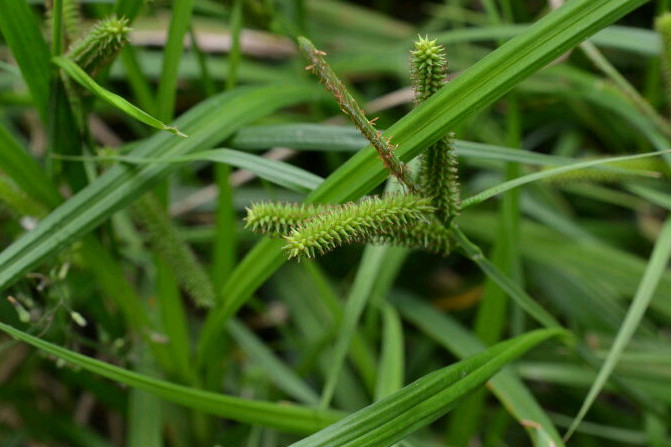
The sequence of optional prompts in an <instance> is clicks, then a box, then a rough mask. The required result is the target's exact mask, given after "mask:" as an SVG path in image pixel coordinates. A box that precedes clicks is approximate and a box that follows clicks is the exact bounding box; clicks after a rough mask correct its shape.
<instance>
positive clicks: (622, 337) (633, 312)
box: [564, 219, 671, 439]
mask: <svg viewBox="0 0 671 447" xmlns="http://www.w3.org/2000/svg"><path fill="white" fill-rule="evenodd" d="M670 258H671V219H667V220H666V223H665V224H664V226H663V227H662V230H661V232H660V235H659V239H658V240H657V242H656V243H655V248H654V249H653V252H652V255H651V256H650V261H649V262H648V266H647V268H646V270H645V273H644V275H643V278H642V279H641V283H640V285H639V287H638V290H637V291H636V295H635V296H634V299H633V301H632V303H631V306H630V307H629V311H628V312H627V316H626V317H625V319H624V322H623V323H622V326H621V328H620V330H619V331H618V333H617V336H616V338H615V341H614V342H613V346H612V347H611V349H610V352H609V353H608V356H607V357H606V361H605V362H604V363H603V366H602V367H601V369H600V370H599V374H598V376H597V378H596V380H595V381H594V383H593V384H592V386H591V388H590V390H589V393H588V394H587V397H586V398H585V401H584V402H583V404H582V407H581V408H580V411H579V412H578V415H577V416H576V417H575V419H574V420H573V423H572V424H571V426H570V427H569V429H568V431H567V432H566V435H565V436H564V438H565V439H568V438H569V437H570V436H571V435H572V434H573V432H574V431H575V429H576V428H577V427H578V425H580V422H581V421H582V420H583V418H584V417H585V415H586V414H587V411H589V408H590V407H591V406H592V404H593V403H594V401H595V400H596V398H597V396H598V395H599V392H600V391H601V389H603V387H604V385H605V384H606V381H607V380H608V376H610V374H611V373H612V372H613V369H615V366H616V365H617V362H618V361H619V359H620V357H621V356H622V353H623V352H624V348H625V347H626V346H627V344H628V343H629V341H630V340H631V338H632V337H633V335H634V332H636V329H637V328H638V326H639V324H640V323H641V319H642V318H643V315H644V314H645V311H646V309H647V308H648V305H649V304H650V300H652V298H653V294H654V293H655V289H656V288H657V285H658V284H659V281H660V279H661V277H662V274H663V273H664V271H665V270H666V266H667V264H668V263H669V259H670Z"/></svg>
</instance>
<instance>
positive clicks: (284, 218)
mask: <svg viewBox="0 0 671 447" xmlns="http://www.w3.org/2000/svg"><path fill="white" fill-rule="evenodd" d="M325 210H326V205H323V204H319V203H272V202H265V203H255V204H253V205H252V207H251V208H247V217H245V228H248V229H250V230H251V231H253V232H255V233H261V234H265V235H268V236H284V235H287V234H289V233H290V232H291V230H292V229H293V228H296V227H298V226H299V225H300V224H302V223H303V222H305V221H306V220H308V219H311V218H313V217H315V216H316V215H317V214H319V213H320V212H323V211H325Z"/></svg>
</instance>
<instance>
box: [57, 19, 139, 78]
mask: <svg viewBox="0 0 671 447" xmlns="http://www.w3.org/2000/svg"><path fill="white" fill-rule="evenodd" d="M129 31H130V28H129V27H128V19H127V18H125V17H121V18H117V17H116V16H111V17H108V18H106V19H103V20H101V21H99V22H98V23H96V24H95V25H94V26H93V28H91V30H90V31H89V32H88V33H87V34H86V35H85V36H84V37H82V38H81V39H79V40H78V41H77V42H75V43H73V44H72V45H71V46H70V49H69V50H68V53H67V56H68V57H69V58H70V59H72V60H73V61H74V62H76V63H77V65H79V66H80V67H81V68H82V69H83V70H84V71H85V72H86V73H87V74H88V75H89V76H91V77H95V76H96V75H97V74H98V73H100V72H101V71H102V70H103V69H104V68H105V67H107V66H108V65H109V64H111V63H112V61H113V60H114V59H115V58H116V56H117V55H118V54H119V52H120V51H121V49H122V48H123V47H124V45H126V43H128V32H129Z"/></svg>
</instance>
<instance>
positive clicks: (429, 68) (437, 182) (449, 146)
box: [410, 37, 460, 224]
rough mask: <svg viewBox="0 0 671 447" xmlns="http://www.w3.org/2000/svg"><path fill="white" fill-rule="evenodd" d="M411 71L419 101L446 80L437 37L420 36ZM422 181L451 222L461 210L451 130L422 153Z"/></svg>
mask: <svg viewBox="0 0 671 447" xmlns="http://www.w3.org/2000/svg"><path fill="white" fill-rule="evenodd" d="M410 54H411V56H412V61H411V64H410V72H411V75H412V81H413V88H414V90H415V98H416V100H417V102H418V103H419V102H422V101H424V100H425V99H427V98H429V97H430V96H431V95H433V94H434V93H436V92H437V91H438V90H440V89H441V88H442V87H443V86H444V85H445V83H446V82H447V81H446V76H447V60H446V58H445V51H444V49H443V47H442V46H440V45H438V44H437V43H436V41H435V40H429V39H428V38H422V37H420V38H419V40H418V41H417V42H415V49H414V50H412V51H411V52H410ZM419 175H420V185H421V188H422V191H423V192H424V194H426V195H427V196H429V197H431V203H432V204H433V206H435V207H436V217H438V219H439V220H440V221H441V222H444V223H445V224H449V223H450V221H451V220H452V219H453V218H454V216H456V215H457V214H458V213H459V208H460V194H459V182H458V172H457V155H456V147H455V145H454V135H452V134H450V135H448V136H447V137H445V138H443V139H442V140H440V141H438V142H436V143H435V144H433V145H432V146H430V147H429V148H428V149H427V150H426V151H425V152H424V154H422V157H421V168H420V174H419Z"/></svg>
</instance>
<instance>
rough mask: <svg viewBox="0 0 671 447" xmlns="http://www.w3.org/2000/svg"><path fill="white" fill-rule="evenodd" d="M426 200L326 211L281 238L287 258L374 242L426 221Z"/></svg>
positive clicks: (375, 201) (392, 199) (366, 202)
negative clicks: (284, 243) (285, 243)
mask: <svg viewBox="0 0 671 447" xmlns="http://www.w3.org/2000/svg"><path fill="white" fill-rule="evenodd" d="M433 211H434V208H433V207H432V206H431V204H430V200H429V199H426V198H423V197H420V196H417V195H411V194H409V195H389V196H384V197H367V198H365V199H363V200H362V201H361V202H359V203H346V204H344V205H339V206H334V207H330V208H328V209H327V210H326V211H324V212H322V213H319V214H318V215H317V216H315V217H314V218H312V219H310V220H307V221H306V222H304V223H303V224H301V225H300V226H298V227H297V228H295V229H294V230H292V232H291V234H289V235H288V236H285V239H286V241H287V245H286V246H285V247H284V248H285V250H286V251H287V253H288V255H289V258H294V257H297V256H303V257H307V258H313V257H315V256H316V255H317V254H325V253H327V252H329V251H331V250H333V249H334V248H336V247H339V246H341V245H344V244H346V243H364V242H369V241H374V240H375V239H376V238H380V237H381V236H385V235H390V234H393V233H395V232H396V231H398V230H400V229H403V228H409V227H411V226H413V225H417V224H418V223H419V222H424V221H427V220H428V219H430V217H431V214H432V213H433Z"/></svg>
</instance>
